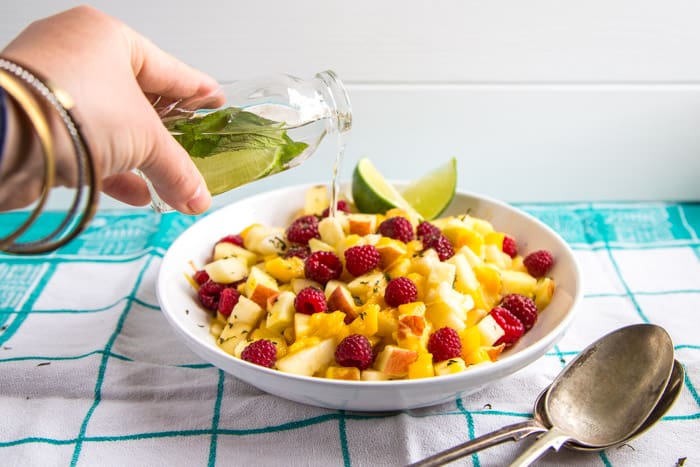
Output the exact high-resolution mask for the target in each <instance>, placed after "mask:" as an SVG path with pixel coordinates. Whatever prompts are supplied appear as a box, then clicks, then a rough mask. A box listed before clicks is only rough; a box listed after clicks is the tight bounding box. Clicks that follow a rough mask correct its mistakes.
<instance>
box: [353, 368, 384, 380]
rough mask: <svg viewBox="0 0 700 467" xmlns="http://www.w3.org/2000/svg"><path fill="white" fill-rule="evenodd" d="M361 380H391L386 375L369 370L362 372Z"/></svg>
mask: <svg viewBox="0 0 700 467" xmlns="http://www.w3.org/2000/svg"><path fill="white" fill-rule="evenodd" d="M360 379H361V380H362V381H386V380H388V379H389V376H387V375H385V374H384V373H382V372H381V371H378V370H373V369H371V368H368V369H366V370H362V373H361V374H360Z"/></svg>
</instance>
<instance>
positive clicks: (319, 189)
mask: <svg viewBox="0 0 700 467" xmlns="http://www.w3.org/2000/svg"><path fill="white" fill-rule="evenodd" d="M329 205H330V196H329V193H328V185H315V186H313V187H311V188H309V189H308V190H307V191H306V196H305V198H304V211H303V212H304V214H305V215H309V214H313V215H319V214H321V213H322V212H323V210H324V209H326V208H327V207H328V206H329Z"/></svg>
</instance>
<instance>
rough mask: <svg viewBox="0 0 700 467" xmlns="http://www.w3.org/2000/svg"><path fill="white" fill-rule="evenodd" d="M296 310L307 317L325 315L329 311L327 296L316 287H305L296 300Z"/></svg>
mask: <svg viewBox="0 0 700 467" xmlns="http://www.w3.org/2000/svg"><path fill="white" fill-rule="evenodd" d="M294 309H295V310H296V312H297V313H304V314H305V315H313V314H314V313H324V312H325V311H326V310H328V304H327V303H326V295H325V294H324V293H323V291H322V290H320V289H317V288H316V287H305V288H303V289H301V290H300V291H299V293H298V294H297V296H296V298H295V299H294Z"/></svg>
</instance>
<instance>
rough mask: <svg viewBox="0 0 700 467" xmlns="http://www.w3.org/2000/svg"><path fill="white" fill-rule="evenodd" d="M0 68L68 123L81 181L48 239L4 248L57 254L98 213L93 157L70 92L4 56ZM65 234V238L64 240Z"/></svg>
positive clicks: (19, 251)
mask: <svg viewBox="0 0 700 467" xmlns="http://www.w3.org/2000/svg"><path fill="white" fill-rule="evenodd" d="M0 69H5V70H6V71H8V72H10V73H11V74H12V75H14V77H15V78H17V79H19V80H21V81H23V84H25V85H28V86H29V87H31V88H32V89H33V90H34V91H35V93H36V94H39V95H40V96H41V97H42V98H43V99H44V100H45V101H46V102H47V103H48V104H49V105H50V106H51V107H52V110H54V111H55V112H56V113H57V114H58V116H59V117H60V119H61V121H62V123H63V124H64V126H65V129H66V131H67V132H68V135H69V137H70V139H71V143H72V144H73V149H74V151H75V155H76V162H77V172H78V182H77V187H76V194H75V197H74V200H73V203H72V204H71V207H70V208H69V209H68V211H67V214H66V216H65V218H64V220H63V222H62V223H61V224H60V225H59V226H58V227H57V228H56V229H55V230H54V231H53V232H51V233H50V234H49V235H47V236H46V237H44V238H41V239H39V240H33V241H29V242H23V243H14V244H12V245H10V246H8V247H5V248H4V251H6V252H9V253H15V254H36V253H45V252H49V251H53V250H56V249H58V248H60V247H61V246H63V245H65V244H66V243H68V242H69V241H71V240H72V239H73V238H75V237H76V236H77V235H79V234H80V233H81V232H82V231H83V230H84V229H85V228H86V227H87V225H88V224H89V222H90V220H92V218H93V217H94V215H95V212H96V211H97V199H98V194H99V191H100V190H99V179H98V177H97V174H96V168H95V165H94V162H93V159H92V154H91V153H90V148H89V146H88V145H87V142H86V141H85V138H84V136H83V134H82V132H81V131H80V127H79V125H78V124H77V123H76V120H75V118H74V117H73V114H72V113H71V111H70V109H72V107H73V101H72V99H71V98H70V96H69V95H68V94H67V93H65V92H63V91H61V90H59V89H55V88H52V87H50V86H49V84H48V82H47V81H46V80H45V79H44V78H41V77H39V75H38V74H37V73H36V72H34V71H30V70H29V69H28V68H27V67H26V66H24V65H21V64H19V63H17V62H15V61H10V60H7V59H5V58H3V57H0ZM84 186H87V187H88V194H87V199H86V200H85V206H84V207H83V209H82V212H81V213H80V214H78V207H79V206H80V203H81V200H82V198H83V189H84ZM49 188H50V187H49ZM76 217H77V221H76ZM66 232H67V233H66ZM62 234H63V236H62V237H60V235H62ZM59 237H60V238H59Z"/></svg>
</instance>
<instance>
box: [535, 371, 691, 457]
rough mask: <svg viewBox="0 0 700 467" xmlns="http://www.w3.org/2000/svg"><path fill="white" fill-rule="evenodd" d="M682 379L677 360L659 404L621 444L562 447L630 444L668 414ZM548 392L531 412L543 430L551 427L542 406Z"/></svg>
mask: <svg viewBox="0 0 700 467" xmlns="http://www.w3.org/2000/svg"><path fill="white" fill-rule="evenodd" d="M684 379H685V370H684V369H683V365H681V363H680V362H679V361H678V360H675V361H674V362H673V370H672V371H671V377H670V378H669V380H668V384H667V385H666V389H664V392H663V394H662V395H661V398H660V399H659V402H658V403H657V404H656V406H655V407H654V410H652V411H651V414H649V416H648V417H647V418H646V420H644V423H642V425H641V426H640V427H639V428H637V430H636V431H635V432H634V433H633V434H632V435H631V436H629V437H627V438H626V439H625V440H623V441H622V442H621V443H618V444H615V445H610V446H599V447H590V446H585V445H581V444H578V443H576V442H574V441H568V442H566V443H564V447H565V448H568V449H573V450H575V451H586V452H597V451H602V450H604V449H609V448H612V447H615V446H617V445H619V444H625V443H628V442H630V441H631V440H633V439H635V438H637V437H638V436H640V435H641V434H643V433H644V432H646V431H647V430H648V429H649V428H651V427H652V426H653V425H655V424H656V422H658V421H659V420H661V418H662V417H663V416H664V415H665V414H666V412H668V410H669V409H670V408H671V406H672V405H673V404H674V403H675V402H676V400H677V399H678V396H679V395H680V393H681V389H682V388H683V380H684ZM548 390H549V387H547V388H546V389H545V390H544V391H542V392H541V393H540V395H539V396H538V397H537V401H536V402H535V408H534V410H533V416H534V419H535V421H537V422H538V423H539V424H541V425H542V426H543V427H545V429H549V428H551V427H552V422H551V421H550V420H549V418H548V417H547V411H546V409H545V405H544V403H545V396H546V394H547V391H548Z"/></svg>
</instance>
